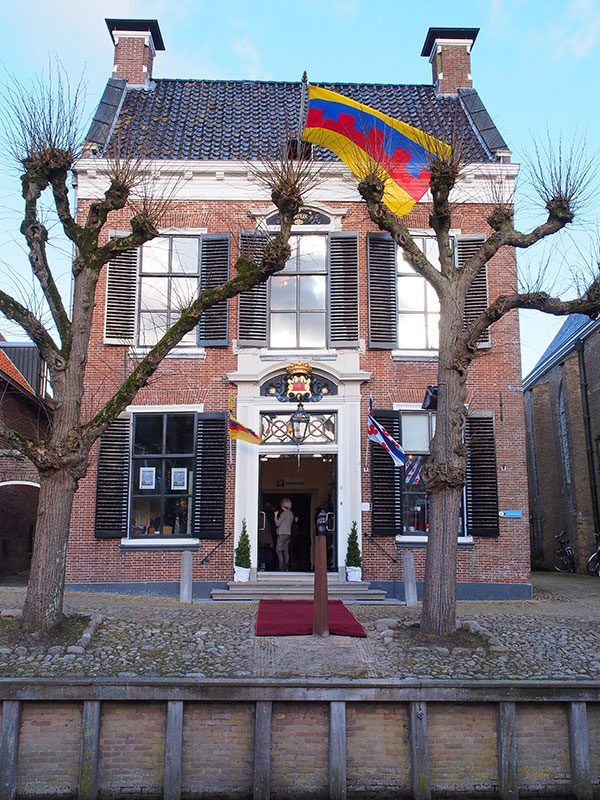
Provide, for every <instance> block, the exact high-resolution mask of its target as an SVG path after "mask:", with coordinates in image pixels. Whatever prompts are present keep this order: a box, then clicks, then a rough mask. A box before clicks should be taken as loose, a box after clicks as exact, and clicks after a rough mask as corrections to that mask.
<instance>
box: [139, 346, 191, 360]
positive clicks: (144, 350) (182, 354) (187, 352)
mask: <svg viewBox="0 0 600 800" xmlns="http://www.w3.org/2000/svg"><path fill="white" fill-rule="evenodd" d="M151 349H152V348H150V347H131V348H130V350H129V353H130V355H132V356H133V357H134V358H144V356H147V355H148V353H149V352H150V350H151ZM165 358H182V359H198V358H201V359H205V358H206V348H204V347H185V348H183V347H182V348H177V347H174V348H173V350H171V352H170V353H167V355H166V356H165Z"/></svg>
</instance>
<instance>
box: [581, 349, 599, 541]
mask: <svg viewBox="0 0 600 800" xmlns="http://www.w3.org/2000/svg"><path fill="white" fill-rule="evenodd" d="M575 349H576V350H577V357H578V359H579V385H580V387H581V405H582V410H583V428H584V431H585V451H586V454H587V463H588V473H589V480H590V493H591V495H592V519H593V521H594V533H595V535H596V541H597V542H599V541H600V508H599V507H598V484H597V482H596V472H595V469H594V449H593V446H592V428H591V422H590V404H589V399H588V383H587V374H586V369H585V352H584V351H585V346H584V342H583V340H582V339H579V340H578V342H577V344H576V345H575Z"/></svg>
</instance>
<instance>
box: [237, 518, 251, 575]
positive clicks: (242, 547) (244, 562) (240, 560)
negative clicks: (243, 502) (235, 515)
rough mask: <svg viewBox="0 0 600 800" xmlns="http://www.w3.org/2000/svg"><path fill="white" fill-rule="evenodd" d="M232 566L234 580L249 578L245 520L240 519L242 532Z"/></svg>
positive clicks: (247, 540) (247, 539) (248, 542)
mask: <svg viewBox="0 0 600 800" xmlns="http://www.w3.org/2000/svg"><path fill="white" fill-rule="evenodd" d="M233 563H234V567H233V580H234V581H249V580H250V537H249V536H248V529H247V527H246V520H245V519H243V520H242V532H241V533H240V538H239V540H238V543H237V547H236V548H235V559H234V562H233Z"/></svg>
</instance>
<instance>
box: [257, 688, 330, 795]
mask: <svg viewBox="0 0 600 800" xmlns="http://www.w3.org/2000/svg"><path fill="white" fill-rule="evenodd" d="M328 742H329V714H328V708H327V705H326V704H325V703H314V704H311V705H303V704H301V703H274V704H273V722H272V732H271V771H272V776H273V777H272V781H271V792H272V796H273V797H285V798H298V800H300V798H306V797H309V796H310V797H314V798H315V800H316V799H317V798H327V797H328V796H329V792H328V789H327V786H328V780H329V778H328V763H329V756H328Z"/></svg>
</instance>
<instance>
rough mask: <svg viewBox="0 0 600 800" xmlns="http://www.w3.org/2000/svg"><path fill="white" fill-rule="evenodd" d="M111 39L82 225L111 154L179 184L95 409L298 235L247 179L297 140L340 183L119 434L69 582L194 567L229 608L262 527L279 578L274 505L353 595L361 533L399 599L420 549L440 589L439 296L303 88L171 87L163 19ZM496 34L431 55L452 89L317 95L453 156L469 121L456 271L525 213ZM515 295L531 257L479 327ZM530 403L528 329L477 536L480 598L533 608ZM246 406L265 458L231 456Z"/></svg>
mask: <svg viewBox="0 0 600 800" xmlns="http://www.w3.org/2000/svg"><path fill="white" fill-rule="evenodd" d="M107 24H108V28H109V31H110V34H111V37H112V41H113V43H114V47H115V50H114V67H113V73H112V77H111V78H110V79H109V81H108V84H107V86H106V90H105V92H104V95H103V97H102V100H101V102H100V104H99V107H98V109H97V112H96V115H95V119H94V122H93V124H92V128H91V131H90V134H89V137H88V138H89V143H88V155H87V157H86V158H84V159H82V160H81V162H80V163H79V164H78V167H77V199H78V213H79V215H80V217H81V218H83V216H84V215H85V214H86V212H87V209H88V208H89V204H90V203H91V202H92V201H93V200H94V198H96V197H98V196H99V193H100V192H101V191H102V189H103V186H104V185H105V178H104V177H103V171H104V170H105V167H106V161H105V155H106V153H107V152H108V151H109V150H110V147H111V146H112V145H114V143H115V142H119V145H120V146H123V147H124V148H125V151H126V152H127V153H128V154H130V155H133V156H138V157H140V158H143V159H145V163H146V164H147V166H148V170H149V173H150V174H151V175H152V178H153V182H152V185H153V187H154V189H153V191H155V192H156V193H157V194H160V193H161V191H162V192H163V193H165V192H168V191H169V190H170V187H173V185H175V187H176V188H175V191H174V192H173V193H172V194H171V195H169V197H168V201H167V202H166V212H165V215H164V219H163V223H162V224H163V228H162V230H161V235H160V237H159V238H158V239H155V240H154V241H152V242H149V243H148V244H147V245H145V246H144V247H142V248H140V250H139V251H131V252H128V253H126V254H124V255H122V256H121V257H120V258H119V259H117V260H116V261H115V262H113V263H111V264H110V265H108V268H107V269H106V270H105V271H104V273H103V275H102V277H101V279H100V282H99V284H98V291H97V297H96V309H95V322H94V329H93V339H92V341H91V344H90V351H89V362H88V369H87V393H86V403H87V407H88V408H89V409H90V410H92V409H93V408H96V407H98V406H99V404H101V403H102V402H103V401H104V400H106V399H107V398H108V397H109V396H110V394H111V393H112V392H113V391H114V390H115V389H116V388H117V386H118V385H119V381H120V380H122V378H123V377H124V376H125V375H126V374H127V373H128V371H129V370H130V369H131V367H132V366H133V365H134V364H135V362H136V359H138V358H139V357H140V356H141V355H143V354H144V353H145V352H147V350H148V348H149V347H150V346H151V345H152V344H153V343H154V342H155V341H157V338H158V337H160V335H161V334H162V333H163V332H164V331H165V330H166V328H167V326H168V325H169V324H170V323H171V322H172V321H173V320H174V319H176V317H177V314H178V313H179V309H180V308H181V306H182V304H184V303H185V301H186V300H189V298H190V297H191V296H193V295H194V293H195V292H196V291H197V289H198V287H202V288H204V287H207V286H210V285H211V284H212V283H214V282H217V283H218V282H220V281H222V280H224V279H226V278H227V276H228V275H230V274H231V273H232V270H233V269H234V265H235V261H236V258H237V256H238V255H239V253H240V252H241V253H246V254H252V253H253V252H256V250H257V249H258V248H260V247H261V246H262V243H263V242H264V236H265V233H266V234H268V232H269V231H275V230H277V226H278V224H279V219H278V215H277V212H276V209H275V208H274V206H273V205H272V203H271V201H270V199H269V197H268V194H267V193H266V192H265V189H264V187H263V185H262V184H261V183H260V181H257V180H256V177H255V168H256V167H254V168H250V166H249V162H253V163H254V164H255V165H257V164H259V162H260V159H261V158H262V157H264V156H265V154H269V153H270V154H273V152H275V150H276V149H277V147H279V146H281V145H282V144H283V145H284V146H286V147H287V149H288V152H289V153H291V154H294V153H295V154H297V156H298V157H304V158H307V157H310V158H312V159H313V160H314V162H315V163H316V164H323V163H326V164H328V170H327V174H326V175H325V176H324V177H323V180H322V181H321V183H320V185H319V186H318V187H317V189H316V190H314V191H313V192H312V193H311V194H310V196H308V197H306V198H305V203H306V206H305V207H304V208H303V209H302V211H301V212H300V213H299V214H298V217H297V220H296V225H295V227H294V230H293V237H292V242H291V244H292V257H291V259H290V261H289V262H288V264H287V265H286V268H285V270H284V271H283V272H282V273H280V274H278V275H276V276H275V277H273V278H271V279H270V280H269V282H268V284H266V285H262V286H260V287H257V288H256V289H254V290H253V291H251V292H249V293H246V294H244V295H241V296H240V297H238V298H235V299H233V300H231V301H229V302H228V303H223V304H222V305H220V306H216V307H215V308H213V309H211V310H210V312H209V313H207V314H206V315H205V316H204V317H203V319H202V321H201V324H200V326H199V328H198V330H197V331H194V332H193V333H191V334H189V336H187V337H186V339H185V340H184V341H182V343H181V345H180V346H178V347H177V348H176V349H175V350H174V351H173V353H172V354H171V355H170V356H169V357H168V358H167V359H165V361H164V362H163V364H162V365H161V367H160V369H159V370H158V372H157V373H156V375H155V376H154V378H153V379H152V380H151V382H150V384H149V385H148V386H147V387H146V388H144V389H143V390H142V391H141V392H140V393H139V394H138V396H137V397H136V400H135V404H134V405H132V406H131V407H130V408H128V409H127V411H126V413H124V414H123V415H122V416H121V417H120V418H119V419H118V420H117V421H116V422H115V423H114V424H113V425H112V426H111V428H110V429H109V430H108V431H107V433H106V434H105V435H104V436H103V437H102V440H101V441H100V443H99V447H98V449H97V451H95V453H94V456H93V458H92V461H91V465H90V469H89V472H88V475H87V477H86V478H85V480H84V481H82V483H81V486H80V490H79V492H78V494H77V498H76V503H75V509H74V514H73V525H72V530H71V535H70V542H69V561H68V573H67V581H68V583H69V584H70V585H74V586H79V587H82V586H93V587H96V588H102V587H105V588H115V587H116V588H120V589H132V590H135V591H163V590H164V591H171V590H174V587H176V581H177V580H178V578H179V570H180V557H181V553H180V551H181V550H182V549H187V550H190V549H191V550H192V551H193V570H194V585H195V591H196V592H197V593H199V594H208V593H209V592H210V591H211V590H212V589H213V588H215V587H219V586H220V587H223V586H226V582H227V581H228V580H229V579H230V577H231V574H232V569H233V550H234V544H235V541H236V539H237V536H238V535H239V533H240V531H241V526H242V521H243V520H246V522H247V526H248V530H249V533H250V536H251V540H252V568H253V573H252V577H253V578H254V579H257V580H259V581H260V579H261V576H262V573H261V572H260V571H259V570H260V568H261V566H262V562H261V561H260V560H259V549H258V536H259V532H260V530H261V529H262V528H264V526H265V524H268V522H267V517H268V514H269V509H270V507H271V506H272V505H274V506H277V505H278V504H279V502H280V501H281V499H282V498H284V497H289V498H290V499H291V500H292V505H293V509H294V512H295V514H296V516H298V518H299V521H298V533H297V534H296V536H295V539H294V540H293V546H292V564H291V567H292V570H293V571H295V572H299V573H309V572H310V571H311V569H312V544H313V537H314V518H315V514H316V512H317V510H318V509H319V508H324V509H325V510H326V511H327V514H328V526H329V541H328V545H329V547H328V549H329V567H330V569H331V570H332V572H338V573H339V575H340V579H343V574H344V567H343V565H344V560H345V555H346V543H347V538H348V534H349V531H350V528H351V525H352V523H353V521H356V522H357V524H358V528H359V531H360V539H361V548H362V554H363V577H364V578H365V579H366V580H368V581H370V582H371V584H372V586H374V587H378V588H383V589H385V590H386V591H387V592H388V593H390V594H391V595H395V596H399V597H401V596H402V594H403V586H402V571H401V557H400V556H401V552H402V550H403V549H404V548H410V549H411V550H413V551H414V554H415V560H416V565H417V577H418V579H419V580H422V577H423V568H424V557H425V547H426V542H427V537H428V535H429V522H428V497H427V493H426V492H425V491H424V490H423V488H422V483H421V480H420V470H421V469H422V466H423V464H424V463H425V462H426V461H427V458H428V454H429V441H430V438H431V436H432V434H433V431H434V428H435V412H434V411H432V410H424V409H423V408H422V402H423V398H424V395H425V392H426V389H427V387H428V385H432V384H435V382H436V359H437V322H438V314H439V308H438V305H437V299H436V296H435V294H434V292H433V291H432V290H431V289H430V288H428V286H427V285H426V284H425V282H424V280H423V279H422V278H420V277H419V276H418V275H416V274H415V273H414V272H413V270H412V269H411V267H410V265H409V264H408V263H407V262H406V261H405V260H404V259H403V257H402V253H401V252H399V251H398V249H397V248H396V246H395V245H394V243H393V241H392V240H391V239H390V238H389V237H388V236H386V235H383V234H381V233H380V232H379V231H378V230H377V229H376V228H375V226H374V225H373V224H372V223H371V221H370V220H369V217H368V214H367V211H366V209H365V207H364V204H363V203H362V201H361V200H360V197H359V195H358V193H357V191H356V183H355V180H354V178H353V177H352V176H351V174H350V172H349V171H348V169H347V168H346V167H345V166H343V165H342V164H341V163H340V162H338V161H337V160H336V159H335V158H334V157H333V156H332V155H331V154H330V153H328V152H326V151H324V150H322V149H320V148H316V147H315V148H313V149H312V151H308V150H307V149H306V147H303V146H300V145H299V142H298V132H299V130H300V128H301V114H302V108H303V92H304V91H305V85H304V84H303V82H302V81H298V82H297V83H286V82H280V81H250V80H229V81H227V80H203V79H194V78H189V77H186V78H182V79H178V80H174V79H161V78H160V77H157V76H156V74H155V71H154V58H155V55H156V53H157V52H158V51H161V50H163V49H164V42H163V39H162V35H161V32H160V29H159V26H158V23H157V22H156V20H122V19H111V20H107ZM477 33H478V31H477V29H466V28H460V29H455V28H451V29H449V28H432V29H430V30H429V32H428V34H427V38H426V41H425V45H424V47H423V51H422V56H424V57H426V58H428V59H429V61H430V62H431V67H432V71H433V81H432V83H431V84H426V85H407V84H402V83H399V82H397V81H398V80H399V79H401V77H402V76H400V75H390V76H389V83H385V84H350V83H348V84H345V83H326V82H322V78H324V77H326V76H316V75H311V76H310V77H311V79H313V80H316V81H317V82H318V84H319V85H321V86H325V87H327V88H330V89H333V90H334V91H337V92H339V93H341V94H344V95H347V96H348V97H350V98H353V99H355V100H358V101H361V102H364V103H367V104H369V105H371V106H374V107H376V108H377V109H379V110H381V111H384V112H385V113H387V114H389V115H391V116H394V117H397V118H399V119H402V120H404V121H405V122H408V123H410V124H413V125H415V126H417V127H419V128H421V129H424V130H426V131H427V132H428V133H430V134H432V135H434V136H438V137H441V136H443V133H444V129H445V128H446V129H447V127H448V121H449V120H456V121H457V122H458V124H459V125H460V127H461V130H462V131H463V133H464V141H465V147H466V148H467V151H468V153H469V162H470V163H469V165H468V166H467V167H466V168H465V173H464V177H463V179H462V180H461V182H460V185H459V186H458V187H457V189H456V196H455V198H454V199H455V206H454V223H453V224H454V230H453V237H454V246H455V255H456V259H457V263H458V264H460V263H461V260H465V259H466V258H468V257H469V254H470V253H471V252H472V251H473V248H474V247H476V246H478V245H479V243H480V242H481V241H483V240H484V239H485V237H486V236H487V235H489V233H490V229H489V227H488V225H487V222H486V216H487V215H488V213H489V211H490V208H491V206H490V204H491V203H493V202H495V201H497V199H498V188H497V187H498V186H500V187H502V190H504V189H505V190H506V191H507V197H509V196H510V193H511V190H512V187H513V182H514V179H515V177H516V173H517V169H518V168H517V166H516V165H514V164H511V163H510V152H509V151H508V149H507V146H506V144H505V142H504V140H503V139H502V137H501V136H500V134H499V132H498V131H497V129H496V127H495V126H494V123H493V122H492V120H491V119H490V117H489V115H488V113H487V111H486V109H485V107H484V106H483V103H482V101H481V99H480V98H479V96H478V94H477V92H476V90H475V89H474V88H473V81H472V78H471V49H472V47H473V45H474V43H475V39H476V37H477ZM494 187H495V188H494ZM171 191H172V189H171ZM430 208H431V205H430V202H429V199H428V195H425V197H424V199H423V200H422V201H421V202H419V203H418V204H417V205H416V206H415V208H414V209H413V210H412V211H411V213H410V214H409V215H408V216H407V217H406V218H405V219H406V221H407V224H408V226H409V227H410V228H411V230H412V231H413V233H414V235H415V237H416V239H417V241H418V242H419V245H420V247H422V248H423V250H424V251H425V252H426V253H427V255H428V256H429V258H430V259H432V260H434V261H435V259H436V244H435V238H434V236H433V231H432V230H431V229H430V227H429V223H428V218H429V213H430ZM127 222H128V219H127V214H125V213H123V214H120V215H115V216H114V217H113V219H112V223H111V232H112V234H113V235H115V234H116V235H118V233H119V232H120V231H123V230H126V229H127ZM515 285H516V264H515V257H514V253H513V252H512V251H511V252H508V253H502V254H499V255H498V256H496V257H495V258H494V259H493V260H492V261H491V262H490V263H489V265H488V267H487V269H486V270H485V271H484V272H482V273H481V274H480V276H479V278H478V280H477V282H476V285H474V287H473V291H472V292H471V296H470V298H469V308H468V312H467V313H468V314H477V313H478V310H479V309H480V308H481V307H482V306H484V305H485V304H486V303H487V301H488V298H493V297H495V296H497V295H498V294H500V293H503V292H509V291H511V290H513V289H514V287H515ZM520 383H521V379H520V354H519V329H518V319H517V315H516V314H509V315H507V316H506V317H505V318H503V319H502V320H500V321H499V322H498V323H497V324H496V325H495V326H494V328H493V330H492V331H491V332H490V333H489V334H488V335H487V336H486V338H485V340H484V341H482V342H481V343H480V353H479V356H478V358H477V359H476V361H475V363H474V364H473V367H472V370H471V377H470V384H469V418H468V421H467V432H466V434H467V441H468V445H469V474H468V484H467V487H466V491H465V499H464V513H463V518H462V520H461V524H460V528H459V530H457V532H456V533H457V537H458V539H459V548H460V553H459V581H460V585H459V593H460V595H461V596H477V597H483V596H486V597H528V596H529V595H530V585H529V551H528V526H527V518H528V510H527V488H526V481H527V476H526V465H525V433H524V419H523V406H522V396H521V388H520ZM230 392H232V397H233V404H234V413H235V416H236V417H237V419H239V420H240V421H241V422H242V423H244V424H245V425H247V426H250V427H252V428H253V429H254V430H255V431H258V432H260V433H261V434H262V437H263V443H262V444H261V445H260V446H253V445H251V444H246V443H243V442H238V443H230V442H229V441H228V439H227V427H226V412H227V408H228V397H229V393H230ZM370 395H373V397H374V407H375V409H376V413H377V416H378V418H379V419H380V420H381V421H382V423H383V424H384V426H385V427H386V428H387V429H388V430H389V431H390V433H392V434H393V435H394V436H396V437H397V438H398V439H399V440H400V441H401V442H402V443H403V446H404V448H405V450H406V451H407V452H408V453H410V455H411V461H410V464H409V467H407V469H406V470H400V469H397V468H395V467H394V464H393V462H392V461H391V459H390V458H389V457H388V455H387V454H386V453H385V452H384V451H383V450H382V449H381V448H380V447H378V446H368V445H367V437H366V417H367V407H368V400H369V396H370ZM299 401H302V403H303V405H304V410H305V411H306V412H308V415H309V419H308V423H307V428H306V430H305V431H304V434H305V436H304V438H303V440H302V442H301V443H297V442H296V441H295V440H294V438H293V434H292V430H293V427H292V426H291V421H290V417H291V415H292V413H293V412H295V411H297V406H298V402H299ZM505 511H508V512H510V513H508V514H506V515H503V516H500V515H499V514H501V513H503V512H505ZM271 566H272V565H271ZM267 568H268V567H267ZM270 578H271V580H272V579H273V576H272V575H271V576H270Z"/></svg>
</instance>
